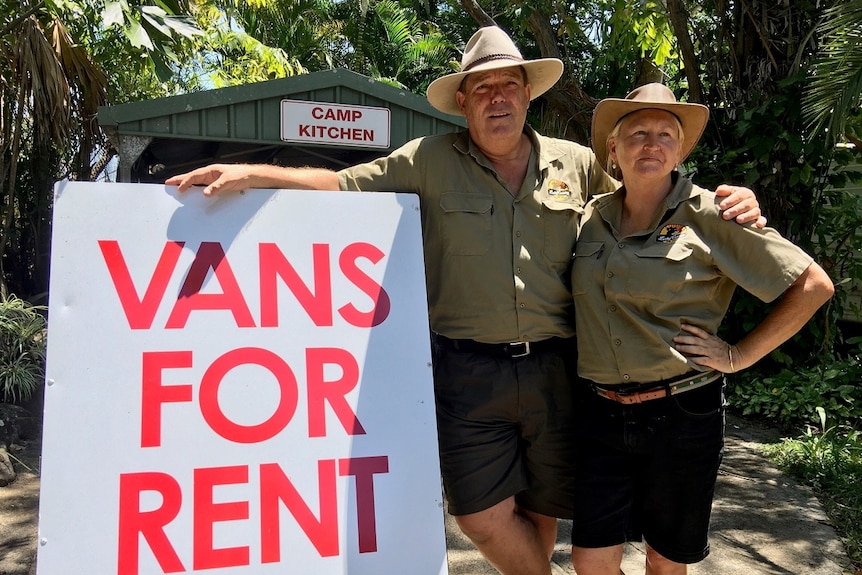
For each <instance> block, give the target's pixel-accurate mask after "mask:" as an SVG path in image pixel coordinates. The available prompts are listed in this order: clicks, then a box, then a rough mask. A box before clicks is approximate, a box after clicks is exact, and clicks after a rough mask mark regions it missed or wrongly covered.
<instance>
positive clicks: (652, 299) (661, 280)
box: [572, 177, 812, 384]
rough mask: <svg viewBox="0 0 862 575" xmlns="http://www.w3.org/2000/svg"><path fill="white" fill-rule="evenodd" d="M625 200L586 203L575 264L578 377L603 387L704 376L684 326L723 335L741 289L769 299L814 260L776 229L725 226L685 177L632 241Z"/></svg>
mask: <svg viewBox="0 0 862 575" xmlns="http://www.w3.org/2000/svg"><path fill="white" fill-rule="evenodd" d="M624 194H625V188H621V189H620V190H618V191H616V192H614V193H613V194H608V195H605V196H601V197H598V198H594V199H593V200H592V201H591V202H590V203H589V204H587V206H586V211H585V214H584V216H583V218H582V220H581V229H580V235H579V238H578V244H577V247H576V248H575V257H574V264H573V266H572V293H573V294H574V300H575V307H576V310H577V315H576V317H577V330H578V374H579V375H580V376H581V377H585V378H587V379H590V380H592V381H595V382H597V383H603V384H621V383H641V382H653V381H659V380H662V379H667V378H671V377H676V376H679V375H682V374H684V373H686V372H688V371H690V370H692V369H695V370H701V371H702V370H705V369H706V368H704V367H703V366H698V365H695V364H694V363H692V362H691V361H689V360H687V359H686V357H685V356H683V355H682V354H680V353H679V352H678V351H676V349H675V348H674V344H673V337H674V336H676V335H677V334H679V333H680V331H681V330H680V324H681V323H683V322H685V323H689V324H692V325H696V326H698V327H700V328H702V329H704V330H706V331H708V332H709V333H713V334H714V333H716V330H717V329H718V326H719V324H720V323H721V320H722V318H723V317H724V315H725V313H726V311H727V308H728V306H729V305H730V299H731V296H732V295H733V291H734V289H735V287H736V286H737V285H739V286H740V287H742V288H743V289H745V290H746V291H748V292H750V293H751V294H753V295H754V296H756V297H758V298H760V299H761V300H763V301H766V302H769V301H772V300H774V299H775V298H777V297H778V296H780V295H781V294H782V293H784V291H785V290H786V289H787V288H788V287H789V286H790V285H791V284H792V283H793V282H794V281H796V279H797V278H798V277H799V276H800V275H801V274H802V272H804V271H805V270H806V269H807V268H808V266H809V265H810V264H811V262H812V259H811V257H809V256H808V255H807V254H806V253H805V252H803V251H802V250H801V249H800V248H798V247H797V246H795V245H793V244H792V243H791V242H789V241H788V240H786V239H784V238H782V237H781V235H779V233H778V232H776V231H775V230H774V229H772V228H764V229H757V228H754V227H752V226H741V225H738V224H736V223H735V222H732V221H726V220H724V219H722V218H721V215H720V210H719V208H718V202H717V200H716V196H715V194H714V193H713V192H711V191H708V190H705V189H703V188H699V187H697V186H695V185H693V184H692V183H691V181H690V180H687V179H685V178H683V177H678V179H677V181H676V185H675V186H674V189H673V190H672V191H671V193H670V194H669V195H668V197H667V200H666V211H665V212H663V213H659V214H656V217H655V220H654V221H653V224H652V226H651V227H650V229H649V231H647V232H645V233H642V234H637V235H631V236H628V237H623V236H622V235H621V234H620V233H619V231H618V230H619V227H620V218H621V214H622V205H623V198H624Z"/></svg>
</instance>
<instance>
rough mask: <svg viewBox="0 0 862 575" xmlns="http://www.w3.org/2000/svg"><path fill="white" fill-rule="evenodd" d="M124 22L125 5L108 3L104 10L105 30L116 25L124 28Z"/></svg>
mask: <svg viewBox="0 0 862 575" xmlns="http://www.w3.org/2000/svg"><path fill="white" fill-rule="evenodd" d="M124 21H125V16H124V14H123V5H122V4H121V3H120V2H106V3H105V9H104V10H102V24H103V25H104V26H105V28H110V27H111V26H113V25H114V24H119V25H120V26H122V25H123V22H124Z"/></svg>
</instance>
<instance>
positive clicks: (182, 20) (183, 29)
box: [164, 16, 204, 38]
mask: <svg viewBox="0 0 862 575" xmlns="http://www.w3.org/2000/svg"><path fill="white" fill-rule="evenodd" d="M164 22H165V24H166V25H167V26H168V27H170V28H171V29H173V30H174V31H176V32H178V33H180V34H182V35H183V36H185V37H186V38H192V37H194V36H199V35H203V33H204V32H203V30H201V29H200V28H198V27H197V25H196V24H195V21H194V20H192V19H191V18H189V17H188V16H167V17H166V18H165V20H164Z"/></svg>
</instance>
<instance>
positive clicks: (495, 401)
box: [434, 339, 576, 519]
mask: <svg viewBox="0 0 862 575" xmlns="http://www.w3.org/2000/svg"><path fill="white" fill-rule="evenodd" d="M566 345H567V346H568V343H567V344H566ZM574 346H575V343H574V339H572V340H571V349H568V348H563V349H553V350H544V351H539V352H533V353H531V354H530V355H528V356H525V357H520V358H508V357H495V356H491V355H485V354H481V353H470V352H461V351H456V350H452V349H445V348H442V347H440V346H435V350H434V351H435V354H434V392H435V396H436V403H437V434H438V438H439V447H440V467H441V471H442V475H443V486H444V489H445V492H446V500H447V503H448V511H449V513H451V514H452V515H465V514H470V513H477V512H479V511H484V510H485V509H488V508H490V507H492V506H494V505H496V504H497V503H500V502H501V501H503V500H505V499H507V498H509V497H512V496H514V497H515V501H516V503H517V504H518V505H519V506H520V507H522V508H524V509H527V510H530V511H533V512H536V513H541V514H543V515H548V516H551V517H560V518H565V519H570V518H571V513H572V497H573V480H574V467H573V466H574V446H573V442H572V439H573V437H574V425H573V424H574V417H573V411H574V405H573V400H574V397H573V394H574V386H573V385H572V382H573V381H574V377H575V364H576V352H575V348H574Z"/></svg>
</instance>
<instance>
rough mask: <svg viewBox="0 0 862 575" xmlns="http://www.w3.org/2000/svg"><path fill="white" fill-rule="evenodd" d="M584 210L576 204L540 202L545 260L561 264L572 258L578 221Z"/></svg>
mask: <svg viewBox="0 0 862 575" xmlns="http://www.w3.org/2000/svg"><path fill="white" fill-rule="evenodd" d="M583 213H584V208H583V207H582V206H580V205H578V204H572V203H568V202H558V201H555V200H550V199H546V200H543V201H542V227H543V229H544V234H545V245H544V251H545V258H547V260H548V261H550V262H553V263H557V264H562V263H568V262H569V261H570V260H571V258H572V250H573V249H574V246H575V240H576V239H577V234H578V220H579V218H580V217H581V215H583Z"/></svg>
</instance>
